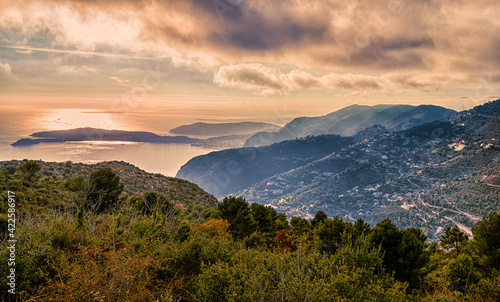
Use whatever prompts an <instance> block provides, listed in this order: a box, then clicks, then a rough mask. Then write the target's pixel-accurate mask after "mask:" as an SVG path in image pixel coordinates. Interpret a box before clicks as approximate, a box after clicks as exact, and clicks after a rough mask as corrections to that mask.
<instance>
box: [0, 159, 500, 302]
mask: <svg viewBox="0 0 500 302" xmlns="http://www.w3.org/2000/svg"><path fill="white" fill-rule="evenodd" d="M72 167H73V166H72V165H71V163H67V165H66V169H67V170H68V171H70V170H71V169H72ZM73 169H74V167H73ZM41 170H42V168H41V165H40V163H39V162H35V161H22V162H21V163H20V164H19V165H18V166H17V167H15V169H14V168H13V167H12V166H10V167H8V168H6V167H4V168H1V169H0V187H1V190H0V192H1V193H0V213H1V214H0V230H1V232H0V239H1V244H0V263H1V265H0V275H1V276H2V280H3V282H1V283H0V288H1V299H2V300H3V301H500V273H499V271H500V213H498V212H490V213H489V214H488V215H486V216H485V217H483V219H482V220H480V221H479V222H477V224H476V225H475V226H474V227H473V228H472V233H473V237H472V236H468V235H467V234H466V233H464V232H462V231H461V230H460V229H459V228H458V227H446V229H445V231H444V235H443V236H441V238H440V239H439V241H435V242H431V241H430V240H429V239H428V238H427V237H426V236H425V235H424V233H423V232H422V230H421V229H418V228H411V227H410V228H405V229H399V228H398V227H396V225H395V224H394V223H393V222H392V221H391V220H390V219H388V218H385V219H381V220H380V221H379V222H378V223H377V224H376V225H368V224H367V223H365V222H364V221H363V220H361V219H359V220H357V221H355V222H347V221H344V220H342V219H341V218H339V217H327V215H326V214H325V213H324V212H322V211H318V212H316V215H315V216H314V218H313V219H311V220H306V219H304V218H301V217H298V216H295V217H287V216H286V215H285V214H283V213H278V212H277V211H276V210H274V209H273V208H271V207H268V206H264V205H261V204H257V203H249V202H247V201H246V200H244V199H243V198H240V197H237V196H229V197H226V198H224V199H223V200H222V201H220V202H204V203H202V202H198V203H197V202H196V198H192V196H193V194H195V193H193V192H197V191H196V190H199V188H197V187H196V186H195V185H193V186H192V187H189V186H185V187H183V189H182V190H183V194H185V195H186V196H191V197H189V198H182V196H181V195H182V194H179V192H176V194H170V193H169V192H167V191H154V190H138V189H134V191H135V192H131V191H130V190H129V191H127V185H126V184H124V181H123V179H121V178H120V176H118V175H117V173H116V171H114V170H113V169H112V168H110V167H100V168H96V169H94V171H93V172H92V173H90V174H88V175H86V174H85V175H83V174H82V175H78V173H67V174H65V175H66V176H61V175H50V174H48V173H42V171H41ZM11 192H13V193H15V198H12V196H13V195H11ZM190 194H191V195H190ZM471 198H472V197H471ZM478 202H480V201H478ZM471 203H473V201H471ZM11 209H14V210H11ZM12 214H15V215H14V216H15V219H16V220H15V222H16V223H15V228H12V225H9V224H11V222H12V221H11V220H9V218H10V219H11V218H12V217H13V215H12ZM9 215H10V216H9ZM10 234H14V236H15V239H16V240H17V241H16V250H15V275H16V278H15V279H16V282H15V283H16V284H15V294H11V293H9V290H10V289H12V287H11V286H10V285H8V282H5V280H8V278H7V276H9V274H10V271H9V269H10V268H11V267H10V266H8V265H7V263H8V262H9V259H10V258H11V253H10V250H9V249H8V247H9V246H10V244H11V243H9V239H12V238H14V237H12V236H10Z"/></svg>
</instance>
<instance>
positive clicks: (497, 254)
mask: <svg viewBox="0 0 500 302" xmlns="http://www.w3.org/2000/svg"><path fill="white" fill-rule="evenodd" d="M472 234H473V235H474V245H475V246H476V248H477V250H478V252H479V254H480V255H481V264H482V265H483V266H484V267H485V268H493V269H496V270H498V269H500V213H498V212H491V213H490V214H489V215H488V216H486V217H484V218H483V220H481V221H479V222H478V223H477V224H476V226H474V227H473V228H472Z"/></svg>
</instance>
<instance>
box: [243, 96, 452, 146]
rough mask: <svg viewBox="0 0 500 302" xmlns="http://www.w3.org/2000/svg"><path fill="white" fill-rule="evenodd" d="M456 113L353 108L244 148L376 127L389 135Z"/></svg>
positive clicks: (300, 122)
mask: <svg viewBox="0 0 500 302" xmlns="http://www.w3.org/2000/svg"><path fill="white" fill-rule="evenodd" d="M454 113H455V111H453V110H450V109H446V108H443V107H438V106H431V105H420V106H416V107H415V106H411V105H376V106H360V105H352V106H349V107H346V108H343V109H340V110H338V111H335V112H332V113H330V114H327V115H325V116H322V117H313V118H308V117H302V118H297V119H294V120H293V121H291V122H290V123H288V124H287V125H285V126H284V127H283V128H282V129H280V130H279V131H276V132H272V133H257V134H255V135H253V136H252V137H250V138H249V139H248V140H247V141H246V142H245V145H244V146H246V147H250V146H262V145H268V144H271V143H275V142H279V141H283V140H287V139H294V138H298V137H304V136H307V135H321V134H340V135H343V136H352V135H355V134H356V133H357V132H359V131H360V130H362V129H364V128H367V127H371V126H374V125H377V124H378V125H381V126H383V127H385V128H387V129H388V130H390V131H397V130H403V129H408V128H410V127H413V126H417V125H421V124H424V123H428V122H432V121H435V120H439V119H442V118H446V117H449V116H451V115H452V114H454ZM263 138H267V139H263Z"/></svg>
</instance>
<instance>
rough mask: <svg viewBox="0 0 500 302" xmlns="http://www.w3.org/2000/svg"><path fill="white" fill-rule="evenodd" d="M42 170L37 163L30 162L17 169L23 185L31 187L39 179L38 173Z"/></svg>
mask: <svg viewBox="0 0 500 302" xmlns="http://www.w3.org/2000/svg"><path fill="white" fill-rule="evenodd" d="M40 169H41V167H40V165H39V164H38V163H37V162H35V161H32V160H30V161H27V162H25V163H22V164H21V165H20V166H19V167H17V169H16V172H17V173H19V174H20V176H21V179H22V181H23V184H25V185H29V184H31V183H33V182H35V181H36V180H37V179H38V177H39V175H37V173H38V171H40Z"/></svg>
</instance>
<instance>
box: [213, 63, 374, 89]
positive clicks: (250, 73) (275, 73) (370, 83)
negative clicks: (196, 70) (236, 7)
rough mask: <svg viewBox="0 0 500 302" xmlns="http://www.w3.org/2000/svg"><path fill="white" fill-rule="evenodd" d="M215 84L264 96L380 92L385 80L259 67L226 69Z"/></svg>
mask: <svg viewBox="0 0 500 302" xmlns="http://www.w3.org/2000/svg"><path fill="white" fill-rule="evenodd" d="M213 81H214V83H215V84H217V85H219V86H222V87H232V88H239V89H244V90H255V91H257V92H259V93H261V94H264V95H269V94H283V93H288V92H290V91H294V90H299V89H327V90H356V89H359V90H361V89H368V90H370V89H380V88H382V87H381V83H380V81H381V79H380V78H377V77H373V76H369V75H362V74H352V73H346V74H339V73H328V74H326V75H323V76H315V75H312V74H310V73H308V72H305V71H301V70H298V69H294V70H291V71H289V72H288V73H285V72H282V71H281V70H280V69H278V68H272V67H268V66H264V65H262V64H259V63H251V64H245V63H241V64H237V65H229V66H222V67H221V68H219V70H218V71H217V72H216V73H215V75H214V79H213Z"/></svg>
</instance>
